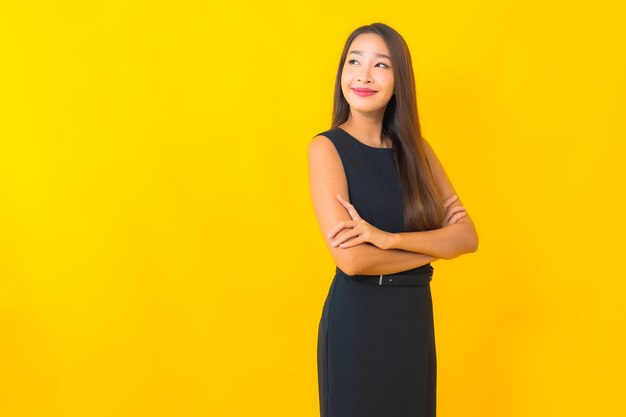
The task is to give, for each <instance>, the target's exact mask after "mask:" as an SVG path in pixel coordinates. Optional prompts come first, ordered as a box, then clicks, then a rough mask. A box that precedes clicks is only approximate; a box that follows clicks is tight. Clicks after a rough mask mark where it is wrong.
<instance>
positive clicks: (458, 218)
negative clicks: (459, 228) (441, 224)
mask: <svg viewBox="0 0 626 417" xmlns="http://www.w3.org/2000/svg"><path fill="white" fill-rule="evenodd" d="M466 214H467V213H465V212H461V213H457V214H455V215H454V216H452V219H450V220H451V221H452V222H453V223H456V222H458V221H459V220H461V219H462V218H463V217H465V215H466Z"/></svg>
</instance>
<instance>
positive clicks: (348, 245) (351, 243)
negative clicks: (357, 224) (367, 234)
mask: <svg viewBox="0 0 626 417" xmlns="http://www.w3.org/2000/svg"><path fill="white" fill-rule="evenodd" d="M363 241H364V239H362V238H361V236H359V237H357V238H354V239H352V240H351V241H349V242H344V243H342V244H340V245H339V247H341V248H343V249H345V248H351V247H352V246H356V245H359V244H361V243H363Z"/></svg>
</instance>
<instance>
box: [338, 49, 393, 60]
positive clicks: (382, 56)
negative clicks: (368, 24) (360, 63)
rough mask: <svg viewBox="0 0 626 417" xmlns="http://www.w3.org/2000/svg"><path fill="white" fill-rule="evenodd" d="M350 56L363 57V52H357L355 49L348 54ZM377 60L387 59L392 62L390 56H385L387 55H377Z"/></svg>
mask: <svg viewBox="0 0 626 417" xmlns="http://www.w3.org/2000/svg"><path fill="white" fill-rule="evenodd" d="M350 54H357V55H363V51H357V50H355V49H353V50H352V51H350V52H349V53H348V55H350ZM375 55H376V57H377V58H387V59H388V60H390V61H391V58H389V56H387V55H385V54H375Z"/></svg>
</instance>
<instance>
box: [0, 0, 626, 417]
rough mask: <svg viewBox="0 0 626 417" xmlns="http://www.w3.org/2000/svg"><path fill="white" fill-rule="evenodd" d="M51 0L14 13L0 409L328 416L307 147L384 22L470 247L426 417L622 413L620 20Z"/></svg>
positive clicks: (444, 286)
mask: <svg viewBox="0 0 626 417" xmlns="http://www.w3.org/2000/svg"><path fill="white" fill-rule="evenodd" d="M60 3H61V4H57V2H41V1H40V2H37V1H34V2H33V1H4V2H2V3H1V5H0V415H3V416H7V417H13V416H15V417H21V416H64V417H65V416H207V415H211V416H220V417H227V416H272V417H277V416H290V417H292V416H302V417H304V416H310V417H312V416H316V415H318V397H317V395H318V394H317V371H316V362H315V361H316V356H315V355H316V354H315V352H316V337H317V325H318V321H319V317H320V314H321V308H322V303H323V301H324V298H325V296H326V293H327V291H328V286H329V285H330V282H331V279H332V275H333V272H334V265H333V263H332V259H331V257H330V255H329V254H328V251H327V249H326V248H325V247H324V245H323V240H322V236H321V233H320V231H319V228H318V225H317V222H316V219H315V216H314V212H313V210H312V207H311V203H310V199H309V191H308V180H307V165H306V146H307V144H308V141H309V139H310V138H311V137H313V135H315V134H316V133H319V132H321V131H323V130H325V129H327V128H328V127H329V126H328V123H329V121H330V112H331V100H332V93H333V91H332V89H333V83H334V76H335V71H336V66H337V61H338V58H339V53H340V52H341V48H342V46H343V42H344V40H345V38H346V37H347V36H348V34H349V33H350V31H351V30H352V29H354V28H356V27H357V26H359V25H361V24H365V23H371V22H374V21H382V22H385V23H387V24H390V25H391V26H393V27H395V28H396V29H397V30H399V31H400V33H402V34H403V36H404V37H405V39H406V40H407V42H408V44H409V46H410V48H411V52H412V55H413V60H414V65H415V71H416V78H417V85H418V92H417V93H418V106H419V109H420V117H421V123H422V126H423V134H424V136H425V137H426V138H427V139H428V140H429V141H430V143H431V144H432V145H433V146H434V148H435V151H436V152H437V154H438V155H439V157H440V159H441V160H442V162H443V164H444V166H445V167H446V170H447V171H448V174H449V176H450V178H451V180H452V182H453V184H454V186H455V187H456V189H457V191H458V193H459V196H460V197H461V198H462V200H463V202H464V204H465V206H466V208H467V209H468V211H469V212H470V214H471V215H472V218H473V220H474V222H475V223H476V226H477V229H478V232H479V236H480V248H479V251H478V252H477V253H474V254H471V255H466V256H463V257H460V258H457V259H454V260H452V261H437V262H435V263H434V266H435V269H436V270H435V275H434V278H433V283H432V289H433V295H434V305H435V324H436V332H437V333H436V334H437V337H436V339H437V349H438V368H439V373H438V411H439V413H438V414H439V416H440V417H446V416H450V417H453V416H464V417H470V416H477V417H487V416H497V417H502V416H511V417H517V416H533V417H536V416H550V417H552V416H570V417H571V416H617V415H624V414H625V413H626V406H625V405H624V402H623V400H622V399H621V395H622V394H623V392H622V391H623V378H624V373H625V372H626V359H624V355H623V352H625V351H626V343H625V338H624V335H623V333H624V327H625V325H626V310H625V307H624V305H625V304H624V302H623V298H624V290H625V289H626V284H624V279H623V277H624V276H625V274H624V272H623V270H622V262H621V261H622V260H623V255H622V253H621V251H622V249H623V247H624V233H625V232H626V230H625V229H626V228H625V227H624V215H623V212H622V210H623V209H624V205H623V202H624V198H623V195H622V192H623V191H622V189H623V180H624V178H626V177H625V175H624V149H625V145H624V141H625V139H626V132H625V130H626V129H625V128H624V123H623V120H624V115H625V113H626V112H625V110H626V106H625V105H624V97H625V93H626V91H625V90H626V88H625V86H626V82H625V81H624V75H625V74H626V63H625V54H624V47H623V45H624V38H625V36H624V35H625V33H624V30H623V29H621V28H620V26H621V24H622V21H623V20H624V19H625V18H626V13H624V6H623V4H624V3H623V2H620V1H618V0H615V1H612V2H610V1H606V0H600V1H596V2H592V3H588V2H585V3H583V2H579V3H576V2H574V3H572V2H567V1H551V2H538V1H537V2H533V1H527V2H517V3H516V4H510V3H507V2H502V1H476V2H471V3H470V2H463V1H455V2H439V3H437V2H432V1H428V2H425V1H422V2H414V1H411V2H409V1H406V2H403V3H401V2H395V3H394V2H391V3H390V2H383V3H381V2H377V1H367V2H359V3H358V4H357V3H354V2H345V3H338V2H336V1H331V2H326V1H324V2H315V3H310V4H309V3H307V4H305V5H302V6H296V4H295V3H293V2H287V1H276V2H269V3H268V2H248V3H239V2H237V3H235V2H226V4H219V5H214V4H212V2H203V1H196V2H194V1H176V2H155V1H144V2H136V1H128V0H126V1H108V2H97V3H98V4H96V3H94V2H78V1H74V2H68V1H65V2H60ZM620 3H621V4H620ZM363 349H367V346H363Z"/></svg>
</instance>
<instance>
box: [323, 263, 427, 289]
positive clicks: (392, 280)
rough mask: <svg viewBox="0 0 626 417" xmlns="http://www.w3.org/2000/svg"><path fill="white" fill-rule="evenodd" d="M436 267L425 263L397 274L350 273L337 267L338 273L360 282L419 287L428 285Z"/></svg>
mask: <svg viewBox="0 0 626 417" xmlns="http://www.w3.org/2000/svg"><path fill="white" fill-rule="evenodd" d="M434 270H435V268H433V266H432V265H431V264H425V265H422V266H420V267H418V268H415V269H409V270H408V271H402V272H397V273H395V274H381V275H348V274H346V273H345V272H343V271H342V270H341V269H339V267H336V268H335V272H336V274H337V275H341V276H343V277H346V278H350V279H353V280H355V281H359V282H365V283H368V284H376V285H381V286H382V285H391V286H396V287H419V286H423V285H428V283H430V281H431V280H432V277H433V272H434Z"/></svg>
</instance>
